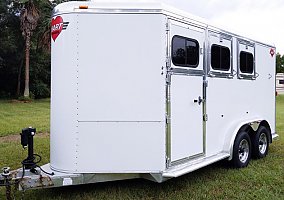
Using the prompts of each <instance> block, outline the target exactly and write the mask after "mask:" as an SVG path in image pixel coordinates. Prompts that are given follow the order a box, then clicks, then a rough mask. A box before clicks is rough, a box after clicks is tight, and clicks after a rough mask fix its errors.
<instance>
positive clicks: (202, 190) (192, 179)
mask: <svg viewBox="0 0 284 200" xmlns="http://www.w3.org/2000/svg"><path fill="white" fill-rule="evenodd" d="M1 104H4V106H3V105H1ZM5 105H6V106H5ZM17 106H19V107H18V108H17ZM25 106H27V107H28V108H25ZM2 107H5V112H4V114H5V113H13V116H12V114H11V115H8V114H6V116H8V117H10V119H11V121H12V122H13V124H12V125H10V126H11V127H9V126H8V125H9V124H8V123H7V122H9V120H8V119H7V120H6V121H7V122H6V124H7V126H6V128H3V127H2V125H1V129H0V135H7V134H8V133H12V132H13V131H14V133H17V132H19V130H20V129H21V128H22V127H25V126H26V124H25V122H27V121H25V122H22V121H20V120H28V119H26V118H29V117H28V116H29V115H30V114H26V113H25V110H26V111H27V110H28V111H27V112H31V113H32V112H38V113H41V114H40V115H41V118H37V117H35V118H34V119H36V120H37V122H35V123H34V124H33V123H32V121H28V122H30V124H31V125H33V126H35V127H37V128H39V127H41V128H40V129H39V130H42V131H46V130H48V126H49V122H48V117H47V118H46V116H48V115H49V101H48V100H44V101H38V102H34V103H32V104H23V105H19V104H17V105H16V106H15V105H13V104H12V105H9V104H8V103H7V102H3V101H2V102H0V110H1V111H0V112H1V113H0V115H1V122H0V123H2V118H3V117H2V116H3V114H2ZM8 107H9V108H8ZM41 107H42V110H41ZM34 110H35V111H34ZM18 113H20V114H18ZM23 114H25V116H22V115H23ZM18 117H20V119H17V120H15V119H14V118H18ZM11 121H10V122H11ZM20 123H21V124H20ZM36 123H38V124H36ZM8 130H9V131H8ZM277 132H278V134H279V135H280V139H279V140H277V141H274V142H273V144H272V145H271V146H270V149H269V154H268V156H267V157H266V158H264V159H261V160H252V161H251V162H250V164H249V166H248V167H247V168H244V169H231V168H228V167H226V166H225V165H223V163H222V162H218V163H215V164H213V165H210V166H208V167H205V168H202V169H200V170H197V171H195V172H192V173H190V174H187V175H184V176H181V177H179V178H174V179H171V180H169V181H166V182H164V183H161V184H159V183H154V182H150V181H147V180H142V179H137V180H128V181H116V182H109V183H99V184H89V185H82V186H71V187H63V188H54V189H43V190H41V189H40V190H32V191H27V192H26V193H25V199H55V200H61V199H87V200H88V199H107V200H109V199H121V200H125V199H149V200H150V199H151V200H156V199H181V200H185V199H269V200H277V199H279V200H283V199H284V171H283V170H284V169H283V167H284V95H282V96H278V97H277ZM9 137H10V136H9ZM9 137H2V138H1V137H0V155H1V156H0V167H3V166H10V167H12V168H13V169H15V168H19V167H20V164H19V163H20V161H21V160H23V159H24V158H25V157H26V151H23V150H22V148H21V146H20V141H19V140H18V141H15V138H9ZM3 138H6V139H3ZM35 152H36V153H39V154H41V155H42V156H43V158H44V159H43V161H42V164H44V163H47V162H49V159H48V158H49V136H48V134H41V135H38V136H36V137H35ZM4 195H5V193H4V190H3V188H2V189H0V199H4V198H5V196H4ZM18 195H19V196H20V194H18Z"/></svg>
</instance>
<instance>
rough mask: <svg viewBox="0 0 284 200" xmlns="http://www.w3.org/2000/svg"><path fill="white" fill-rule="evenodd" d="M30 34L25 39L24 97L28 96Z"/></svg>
mask: <svg viewBox="0 0 284 200" xmlns="http://www.w3.org/2000/svg"><path fill="white" fill-rule="evenodd" d="M30 40H31V37H30V34H27V37H26V67H25V91H24V97H26V98H28V97H29V96H30V87H29V86H30Z"/></svg>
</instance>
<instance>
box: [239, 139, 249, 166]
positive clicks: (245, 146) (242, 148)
mask: <svg viewBox="0 0 284 200" xmlns="http://www.w3.org/2000/svg"><path fill="white" fill-rule="evenodd" d="M238 152H239V160H240V161H241V162H242V163H245V162H246V161H247V159H248V157H249V143H248V141H247V140H246V139H242V141H241V142H240V145H239V151H238Z"/></svg>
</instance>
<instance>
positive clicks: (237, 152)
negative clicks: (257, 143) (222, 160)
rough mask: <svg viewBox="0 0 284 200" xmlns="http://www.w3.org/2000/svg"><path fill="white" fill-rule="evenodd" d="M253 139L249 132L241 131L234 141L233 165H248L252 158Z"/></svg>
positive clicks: (237, 166)
mask: <svg viewBox="0 0 284 200" xmlns="http://www.w3.org/2000/svg"><path fill="white" fill-rule="evenodd" d="M251 149H252V146H251V140H250V137H249V135H248V133H247V132H245V131H242V132H240V133H239V134H238V135H237V137H236V139H235V142H234V147H233V158H232V165H233V167H235V168H242V167H246V166H247V165H248V164H249V161H250V158H251Z"/></svg>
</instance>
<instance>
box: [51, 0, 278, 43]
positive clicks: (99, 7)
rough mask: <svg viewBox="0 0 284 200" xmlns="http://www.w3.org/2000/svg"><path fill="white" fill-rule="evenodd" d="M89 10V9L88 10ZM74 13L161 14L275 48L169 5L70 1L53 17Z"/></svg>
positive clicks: (123, 0)
mask: <svg viewBox="0 0 284 200" xmlns="http://www.w3.org/2000/svg"><path fill="white" fill-rule="evenodd" d="M86 8H87V9H86ZM72 12H85V13H133V14H134V13H156V14H157V13H161V14H165V15H167V16H171V17H173V18H176V19H179V20H182V21H186V22H189V23H194V24H196V25H199V26H202V27H208V28H209V29H210V30H213V31H218V32H222V33H227V34H230V35H232V36H236V37H238V38H241V39H243V40H247V41H250V42H255V43H258V44H261V45H264V46H268V47H274V48H275V46H274V45H269V44H267V43H262V42H258V41H255V40H252V39H249V37H243V36H241V34H236V33H235V31H234V32H233V31H226V30H224V29H220V28H217V27H216V26H214V25H212V24H209V22H208V21H207V20H205V19H204V18H201V17H198V16H196V15H193V14H191V13H189V12H186V11H183V10H180V9H177V8H175V7H172V6H169V5H167V4H164V3H161V2H155V1H151V0H150V1H149V0H135V1H133V0H121V1H112V0H91V1H69V2H65V3H62V4H59V5H58V6H56V7H55V8H54V10H53V15H54V16H55V15H60V14H65V13H72Z"/></svg>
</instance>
